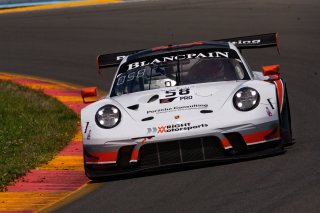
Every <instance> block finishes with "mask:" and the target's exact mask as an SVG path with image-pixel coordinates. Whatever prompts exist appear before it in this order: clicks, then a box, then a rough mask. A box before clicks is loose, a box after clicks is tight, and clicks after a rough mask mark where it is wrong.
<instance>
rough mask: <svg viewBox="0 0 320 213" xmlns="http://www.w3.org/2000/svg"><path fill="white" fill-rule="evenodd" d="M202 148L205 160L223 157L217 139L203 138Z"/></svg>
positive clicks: (222, 149)
mask: <svg viewBox="0 0 320 213" xmlns="http://www.w3.org/2000/svg"><path fill="white" fill-rule="evenodd" d="M203 147H204V154H205V159H206V160H210V159H216V158H220V157H224V156H225V153H224V148H223V147H222V145H221V143H220V140H219V138H217V137H204V138H203Z"/></svg>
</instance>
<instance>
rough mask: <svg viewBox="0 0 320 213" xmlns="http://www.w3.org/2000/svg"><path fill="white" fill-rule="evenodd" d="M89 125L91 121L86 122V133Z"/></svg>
mask: <svg viewBox="0 0 320 213" xmlns="http://www.w3.org/2000/svg"><path fill="white" fill-rule="evenodd" d="M88 126H89V122H86V128H85V130H84V133H87V130H88Z"/></svg>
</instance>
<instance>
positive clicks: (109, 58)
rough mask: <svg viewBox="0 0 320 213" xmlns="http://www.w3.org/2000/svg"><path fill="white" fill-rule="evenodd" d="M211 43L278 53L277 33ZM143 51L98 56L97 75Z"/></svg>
mask: <svg viewBox="0 0 320 213" xmlns="http://www.w3.org/2000/svg"><path fill="white" fill-rule="evenodd" d="M213 41H223V42H231V43H233V44H234V45H235V46H236V47H237V48H238V49H240V50H241V49H253V48H265V47H277V50H278V53H280V52H279V47H278V33H268V34H261V35H253V36H244V37H236V38H228V39H219V40H213ZM176 46H179V45H176ZM172 47H175V46H172ZM143 50H144V49H142V50H132V51H126V52H119V53H111V54H103V55H98V57H97V64H98V70H99V73H100V69H103V68H107V67H115V66H118V65H119V64H120V63H121V61H122V59H123V58H125V57H126V56H128V55H131V54H134V53H137V52H140V51H143Z"/></svg>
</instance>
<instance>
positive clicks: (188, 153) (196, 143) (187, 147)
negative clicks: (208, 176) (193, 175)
mask: <svg viewBox="0 0 320 213" xmlns="http://www.w3.org/2000/svg"><path fill="white" fill-rule="evenodd" d="M180 144H181V151H182V160H183V162H189V161H199V160H204V155H203V149H202V142H201V138H194V139H188V140H184V141H181V143H180Z"/></svg>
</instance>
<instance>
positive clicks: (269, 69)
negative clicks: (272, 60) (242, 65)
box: [262, 64, 280, 80]
mask: <svg viewBox="0 0 320 213" xmlns="http://www.w3.org/2000/svg"><path fill="white" fill-rule="evenodd" d="M279 68H280V66H279V65H278V64H276V65H270V66H263V67H262V72H263V75H264V76H269V77H270V80H278V79H279V78H280V72H279Z"/></svg>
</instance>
